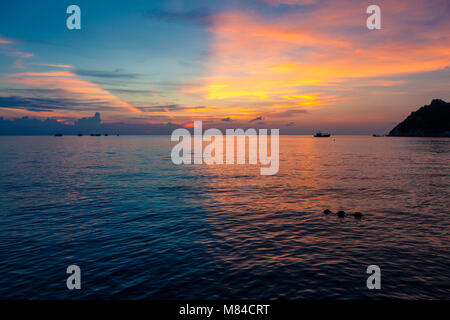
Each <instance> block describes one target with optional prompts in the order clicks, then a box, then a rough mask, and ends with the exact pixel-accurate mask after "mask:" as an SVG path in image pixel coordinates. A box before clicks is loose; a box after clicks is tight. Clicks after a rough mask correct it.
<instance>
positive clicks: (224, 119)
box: [221, 117, 233, 122]
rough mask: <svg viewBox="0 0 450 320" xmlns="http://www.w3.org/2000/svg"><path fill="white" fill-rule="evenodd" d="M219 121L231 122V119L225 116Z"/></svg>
mask: <svg viewBox="0 0 450 320" xmlns="http://www.w3.org/2000/svg"><path fill="white" fill-rule="evenodd" d="M221 121H225V122H231V121H233V120H232V119H231V118H230V117H226V118H223V119H221Z"/></svg>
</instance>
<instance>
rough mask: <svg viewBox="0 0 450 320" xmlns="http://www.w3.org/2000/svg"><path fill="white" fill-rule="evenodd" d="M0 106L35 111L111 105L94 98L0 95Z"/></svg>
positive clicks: (108, 107)
mask: <svg viewBox="0 0 450 320" xmlns="http://www.w3.org/2000/svg"><path fill="white" fill-rule="evenodd" d="M0 108H5V109H22V110H28V111H35V112H43V111H53V110H76V111H97V110H100V111H101V110H108V109H109V110H110V109H111V107H110V106H108V105H106V104H105V103H104V102H102V101H101V100H96V99H68V98H40V97H20V96H8V97H0Z"/></svg>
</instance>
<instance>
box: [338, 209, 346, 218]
mask: <svg viewBox="0 0 450 320" xmlns="http://www.w3.org/2000/svg"><path fill="white" fill-rule="evenodd" d="M336 214H337V216H338V217H339V218H343V217H345V211H342V210H339V211H338V212H337V213H336Z"/></svg>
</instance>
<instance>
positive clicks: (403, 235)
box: [0, 136, 450, 299]
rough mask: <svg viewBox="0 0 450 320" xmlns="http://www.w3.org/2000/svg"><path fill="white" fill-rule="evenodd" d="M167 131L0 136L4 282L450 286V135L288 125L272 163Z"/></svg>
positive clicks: (306, 292)
mask: <svg viewBox="0 0 450 320" xmlns="http://www.w3.org/2000/svg"><path fill="white" fill-rule="evenodd" d="M173 145H174V144H173V143H171V142H170V139H169V137H165V136H120V137H116V136H108V137H104V136H103V137H90V136H84V137H68V136H67V137H66V136H64V137H0V164H1V166H0V298H2V299H142V298H146V299H241V298H258V299H277V298H289V299H354V298H368V299H386V298H405V299H417V298H424V299H435V298H440V299H450V262H449V260H450V259H449V258H450V235H449V230H450V228H449V227H450V209H449V207H450V206H449V204H450V203H449V199H450V188H449V187H450V139H446V138H441V139H438V138H436V139H433V138H393V137H392V138H390V137H383V138H374V137H362V136H336V137H334V138H313V137H309V136H281V137H280V170H279V173H278V174H277V175H275V176H261V175H260V174H259V168H260V167H259V165H212V166H207V165H189V166H188V165H181V166H176V165H173V164H172V162H171V158H170V151H171V148H172V146H173ZM326 208H330V209H331V210H332V211H337V210H345V211H349V212H354V211H361V212H363V214H364V217H363V218H362V219H355V218H353V217H352V216H348V217H345V218H338V217H337V216H335V215H329V216H326V215H324V214H323V213H322V211H323V210H324V209H326ZM71 264H76V265H78V266H80V268H81V274H82V289H81V290H73V291H70V290H68V289H67V288H66V279H67V277H68V275H67V274H66V268H67V266H69V265H71ZM372 264H375V265H378V266H379V267H380V268H381V290H368V289H367V287H366V279H367V277H368V276H369V275H368V274H366V268H367V266H369V265H372Z"/></svg>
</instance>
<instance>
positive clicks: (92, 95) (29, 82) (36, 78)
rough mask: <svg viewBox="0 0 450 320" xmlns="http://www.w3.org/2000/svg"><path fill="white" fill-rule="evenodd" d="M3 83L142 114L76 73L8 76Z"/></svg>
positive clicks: (38, 73) (34, 73) (30, 73)
mask: <svg viewBox="0 0 450 320" xmlns="http://www.w3.org/2000/svg"><path fill="white" fill-rule="evenodd" d="M3 82H8V83H16V84H22V85H26V86H29V87H33V88H44V89H55V90H60V91H59V93H55V95H61V96H63V97H65V98H74V99H79V98H83V99H96V100H98V102H100V103H104V104H105V105H111V107H112V110H111V111H112V112H123V110H124V109H125V110H127V111H131V112H133V113H140V112H141V110H139V109H138V108H135V107H133V106H132V105H130V104H129V103H127V102H125V101H122V100H120V99H119V98H117V97H116V96H115V95H113V94H111V93H110V92H109V91H107V90H104V89H102V88H100V87H99V86H98V85H97V84H95V83H93V82H90V81H86V80H82V79H78V78H77V75H76V74H75V73H73V72H69V71H51V72H22V73H15V74H9V75H7V76H6V77H5V79H4V80H3ZM114 107H120V110H114V109H115V108H114Z"/></svg>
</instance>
